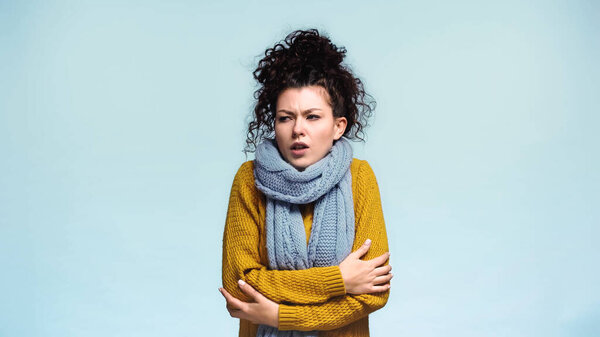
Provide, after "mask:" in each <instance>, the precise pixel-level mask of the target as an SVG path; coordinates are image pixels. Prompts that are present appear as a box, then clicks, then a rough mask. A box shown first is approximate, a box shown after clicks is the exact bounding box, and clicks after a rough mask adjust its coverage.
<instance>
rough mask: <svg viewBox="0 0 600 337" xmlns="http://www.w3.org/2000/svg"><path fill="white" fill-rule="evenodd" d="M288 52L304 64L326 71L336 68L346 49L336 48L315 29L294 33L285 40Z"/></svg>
mask: <svg viewBox="0 0 600 337" xmlns="http://www.w3.org/2000/svg"><path fill="white" fill-rule="evenodd" d="M285 42H286V44H287V45H288V47H289V52H290V54H291V55H294V56H295V57H297V58H298V59H299V61H301V62H302V63H304V64H310V65H312V66H314V67H316V68H321V69H327V68H335V67H338V66H339V65H340V64H341V63H342V61H343V60H344V57H345V56H346V48H344V47H340V48H338V47H337V46H336V45H335V44H333V43H332V42H331V40H329V38H327V37H324V36H321V35H319V32H318V31H317V30H316V29H311V30H307V31H296V32H293V33H291V34H289V35H288V36H287V37H286V39H285Z"/></svg>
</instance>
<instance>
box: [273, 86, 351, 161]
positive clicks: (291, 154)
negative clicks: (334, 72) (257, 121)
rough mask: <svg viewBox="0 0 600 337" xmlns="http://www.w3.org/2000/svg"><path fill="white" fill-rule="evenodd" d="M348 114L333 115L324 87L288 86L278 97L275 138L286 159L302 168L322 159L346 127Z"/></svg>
mask: <svg viewBox="0 0 600 337" xmlns="http://www.w3.org/2000/svg"><path fill="white" fill-rule="evenodd" d="M346 124H347V121H346V118H345V117H337V118H334V117H333V110H332V108H331V106H330V105H329V103H328V94H327V90H325V88H323V87H321V86H307V87H301V88H288V89H286V90H284V91H283V92H281V94H280V95H279V97H278V99H277V112H276V115H275V140H276V141H277V147H278V148H279V152H280V153H281V155H282V156H283V158H284V159H285V160H286V161H287V162H288V163H290V164H291V165H292V166H293V167H295V168H296V169H297V170H299V171H303V170H304V169H305V168H307V167H308V166H310V165H312V164H314V163H316V162H318V161H319V160H321V159H323V158H324V157H325V156H326V155H327V153H329V150H331V147H332V146H333V141H334V140H338V139H340V137H342V135H343V134H344V131H345V130H346Z"/></svg>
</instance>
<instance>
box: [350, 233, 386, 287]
mask: <svg viewBox="0 0 600 337" xmlns="http://www.w3.org/2000/svg"><path fill="white" fill-rule="evenodd" d="M370 247H371V240H370V239H367V241H365V243H364V244H363V245H362V246H361V247H360V248H359V249H357V250H356V251H355V252H352V253H350V255H348V257H346V258H345V259H344V261H342V262H341V263H340V271H341V273H342V278H343V279H344V286H345V287H346V293H348V294H355V295H358V294H369V293H379V292H383V291H386V290H388V289H390V287H391V286H390V283H389V282H390V280H391V279H392V277H393V275H392V273H391V272H390V271H391V270H392V266H390V265H387V266H384V264H385V262H386V261H387V260H388V258H389V257H390V253H389V252H387V253H383V254H381V255H380V256H378V257H376V258H374V259H372V260H367V261H363V260H361V259H360V258H361V257H362V256H363V255H365V254H366V253H367V251H369V248H370Z"/></svg>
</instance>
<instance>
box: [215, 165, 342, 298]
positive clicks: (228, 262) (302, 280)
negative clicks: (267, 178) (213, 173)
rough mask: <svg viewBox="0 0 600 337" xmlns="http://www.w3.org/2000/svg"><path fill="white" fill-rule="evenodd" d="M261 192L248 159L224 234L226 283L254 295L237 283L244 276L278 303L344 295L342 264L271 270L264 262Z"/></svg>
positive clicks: (232, 289)
mask: <svg viewBox="0 0 600 337" xmlns="http://www.w3.org/2000/svg"><path fill="white" fill-rule="evenodd" d="M259 193H260V192H259V191H258V190H257V189H256V186H255V185H254V172H253V165H252V162H246V163H244V164H242V166H241V167H240V169H239V170H238V172H237V174H236V176H235V178H234V180H233V184H232V187H231V193H230V196H229V207H228V210H227V217H226V221H225V230H224V234H223V266H222V267H223V270H222V278H223V287H224V288H225V289H226V290H227V291H228V292H229V293H231V294H232V295H233V296H235V297H236V298H238V299H240V300H243V301H249V300H250V299H249V298H248V297H247V296H246V295H245V294H244V293H243V292H241V290H240V289H239V287H238V286H237V281H238V280H240V279H242V280H244V281H246V282H247V283H248V284H250V285H251V286H252V287H253V288H254V289H256V290H257V291H258V292H260V293H261V294H263V295H264V296H266V297H267V298H269V299H271V300H272V301H274V302H277V303H295V304H310V303H323V302H326V301H327V300H328V299H330V298H332V297H335V296H340V295H344V294H345V293H346V289H345V287H344V280H343V279H342V274H341V272H340V269H339V267H338V266H330V267H315V268H309V269H304V270H270V269H268V268H267V266H265V265H264V264H262V263H261V259H260V255H259V249H260V236H261V230H262V229H261V227H260V225H259V223H260V222H259V219H260V216H261V215H260V214H259V207H258V205H259V202H260V197H261V196H260V194H259Z"/></svg>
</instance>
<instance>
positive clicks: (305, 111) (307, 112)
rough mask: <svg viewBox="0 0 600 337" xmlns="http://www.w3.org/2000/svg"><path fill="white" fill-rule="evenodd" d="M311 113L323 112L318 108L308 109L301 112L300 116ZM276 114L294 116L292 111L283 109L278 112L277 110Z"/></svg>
mask: <svg viewBox="0 0 600 337" xmlns="http://www.w3.org/2000/svg"><path fill="white" fill-rule="evenodd" d="M313 111H323V110H322V109H319V108H310V109H308V110H304V111H302V114H303V115H306V114H309V113H311V112H313ZM277 112H283V113H285V114H288V115H294V113H293V112H292V111H289V110H285V109H279V110H277Z"/></svg>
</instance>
